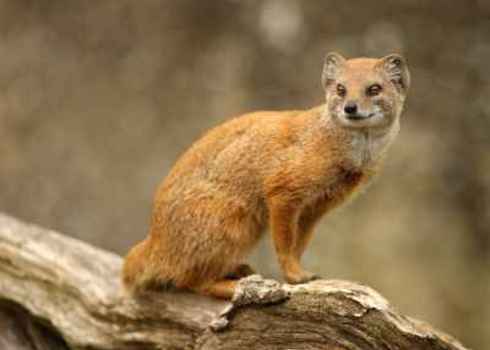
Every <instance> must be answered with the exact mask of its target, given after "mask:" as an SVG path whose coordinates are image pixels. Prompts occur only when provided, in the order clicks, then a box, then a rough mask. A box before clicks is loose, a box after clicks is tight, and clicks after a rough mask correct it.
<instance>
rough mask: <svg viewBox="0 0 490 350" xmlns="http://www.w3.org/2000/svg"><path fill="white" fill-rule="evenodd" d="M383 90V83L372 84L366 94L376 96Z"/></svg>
mask: <svg viewBox="0 0 490 350" xmlns="http://www.w3.org/2000/svg"><path fill="white" fill-rule="evenodd" d="M381 90H383V88H382V87H381V85H379V84H373V85H371V86H370V87H368V88H367V90H366V94H367V95H368V96H376V95H379V93H380V92H381Z"/></svg>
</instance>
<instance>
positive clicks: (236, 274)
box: [226, 264, 256, 279]
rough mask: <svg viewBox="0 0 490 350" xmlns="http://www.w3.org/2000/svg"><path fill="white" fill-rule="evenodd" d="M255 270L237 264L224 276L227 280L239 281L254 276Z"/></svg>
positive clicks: (246, 265)
mask: <svg viewBox="0 0 490 350" xmlns="http://www.w3.org/2000/svg"><path fill="white" fill-rule="evenodd" d="M255 273H256V272H255V270H254V269H253V268H252V267H250V265H248V264H239V265H237V267H236V268H235V269H234V270H233V271H231V272H230V273H228V274H227V275H226V278H229V279H240V278H243V277H247V276H250V275H253V274H255Z"/></svg>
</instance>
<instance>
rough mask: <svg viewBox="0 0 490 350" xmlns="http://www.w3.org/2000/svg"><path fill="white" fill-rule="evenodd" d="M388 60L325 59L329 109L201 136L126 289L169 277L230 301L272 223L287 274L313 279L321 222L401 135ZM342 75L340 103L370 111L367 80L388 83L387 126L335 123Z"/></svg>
mask: <svg viewBox="0 0 490 350" xmlns="http://www.w3.org/2000/svg"><path fill="white" fill-rule="evenodd" d="M390 57H391V56H390ZM329 59H330V60H332V59H334V61H335V60H336V61H335V62H333V61H329ZM391 59H392V58H391ZM388 63H389V62H388V61H387V58H384V59H380V60H375V59H356V60H348V61H347V60H345V61H344V60H343V58H342V57H341V56H339V55H336V56H334V57H333V58H332V57H329V56H327V62H326V63H325V71H324V79H323V80H324V87H325V90H326V98H327V103H326V104H325V105H322V106H319V107H315V108H312V109H310V110H306V111H285V112H270V111H268V112H255V113H251V114H247V115H244V116H241V117H238V118H235V119H232V120H230V121H228V122H226V123H224V124H222V125H220V126H218V127H216V128H214V129H212V130H211V131H209V132H208V133H207V134H206V135H204V137H202V138H201V139H199V140H198V141H197V142H195V143H194V144H193V145H192V146H191V147H190V149H189V150H188V151H187V152H186V153H185V154H184V155H183V156H182V157H181V158H180V159H179V160H178V162H177V163H176V164H175V166H174V167H173V169H172V170H171V172H170V174H169V175H168V176H167V178H166V179H165V180H164V181H163V183H162V184H161V186H160V187H159V189H158V191H157V193H156V196H155V203H154V209H153V216H152V222H151V228H150V232H149V235H148V237H147V239H146V240H144V241H143V242H141V243H139V244H138V245H136V246H135V247H134V248H133V249H131V251H130V252H129V254H128V256H127V258H126V261H125V265H124V270H123V282H124V284H125V286H126V287H127V288H129V289H130V290H133V291H137V290H141V289H145V288H149V287H150V286H152V285H159V284H168V283H171V284H172V285H174V286H176V287H178V288H188V289H191V290H194V291H196V292H198V293H203V294H209V295H213V296H216V297H220V298H231V296H232V295H233V291H234V288H235V285H236V281H234V280H232V279H231V277H229V276H231V275H234V274H235V275H236V276H238V277H240V276H243V275H246V274H247V273H251V270H250V268H248V267H246V268H244V266H243V265H242V262H243V260H244V259H245V257H246V256H247V254H248V253H249V252H250V251H251V250H252V248H253V247H254V246H255V245H256V243H257V242H258V240H259V239H260V237H261V235H262V233H263V232H264V230H265V229H266V228H267V226H268V224H269V225H270V228H271V232H272V237H273V241H274V245H275V249H276V252H277V256H278V259H279V262H280V266H281V268H282V270H283V273H284V276H285V278H286V280H287V281H288V282H290V283H301V282H306V281H308V280H310V279H312V278H314V275H313V274H312V273H310V272H307V271H305V270H303V269H302V267H301V265H300V258H301V256H302V254H303V252H304V250H305V249H306V246H307V244H308V242H309V240H310V238H311V235H312V232H313V230H314V226H315V224H316V223H317V222H318V220H319V219H320V218H321V217H322V216H323V215H324V214H325V213H326V212H327V211H328V210H330V209H331V208H334V207H336V206H337V205H339V204H340V203H342V202H344V201H345V200H346V199H347V198H349V197H350V195H351V194H352V193H354V192H355V191H356V190H357V189H358V188H359V187H360V186H361V185H363V184H365V183H367V182H368V180H369V179H370V178H371V177H372V175H373V174H374V173H375V172H376V171H377V168H378V165H379V164H380V161H381V158H382V155H383V154H384V152H385V149H386V148H387V147H388V146H389V144H390V143H391V142H392V140H393V138H394V136H395V135H396V132H397V131H398V118H399V115H400V113H401V108H402V105H403V101H404V96H405V93H406V91H405V90H403V89H401V88H400V86H401V85H400V86H397V84H395V83H396V81H394V80H393V79H392V75H390V74H388V73H392V71H391V70H388V69H390V68H393V67H388V66H387V64H388ZM395 63H400V62H398V61H397V62H395ZM402 63H403V64H404V62H402ZM332 64H333V66H332ZM403 68H406V67H403ZM407 74H408V71H407ZM407 80H408V79H407V78H406V79H405V83H406V84H407V85H408V81H407ZM337 81H342V83H343V84H345V85H346V86H347V90H348V91H350V94H347V95H346V96H345V97H344V98H343V100H347V99H348V98H354V99H356V101H358V103H359V105H362V104H363V106H364V107H366V106H367V107H366V108H369V106H370V101H369V99H368V98H367V97H366V96H364V95H363V91H364V89H365V84H366V83H367V82H368V83H369V82H370V81H376V82H379V83H380V84H383V89H384V90H383V98H385V100H386V101H385V100H383V101H381V100H380V99H379V98H378V100H376V101H377V102H374V100H373V102H372V104H373V105H374V104H378V107H376V108H378V109H376V110H379V109H380V108H384V109H383V113H384V114H383V116H384V117H383V123H380V124H376V125H374V124H373V125H374V126H373V125H371V124H370V125H368V126H367V127H357V126H356V125H355V123H352V126H349V125H346V124H345V122H344V124H342V123H341V122H340V121H339V120H337V119H338V118H340V117H339V116H341V115H342V114H341V112H339V110H340V109H339V108H341V107H338V106H343V105H342V103H343V102H342V101H340V102H339V96H336V95H335V94H336V93H335V86H334V85H335V84H333V83H334V82H337ZM403 88H405V87H403ZM336 106H337V107H336ZM379 106H380V107H379ZM364 107H363V108H364ZM335 108H337V109H335ZM373 108H374V107H373ZM338 113H340V114H338ZM337 114H338V115H337ZM385 119H386V120H385ZM388 119H389V120H388ZM244 271H246V273H243V272H244Z"/></svg>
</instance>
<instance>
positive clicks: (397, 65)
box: [380, 54, 410, 94]
mask: <svg viewBox="0 0 490 350" xmlns="http://www.w3.org/2000/svg"><path fill="white" fill-rule="evenodd" d="M380 65H381V68H382V69H383V70H384V72H385V73H386V75H387V76H388V78H389V79H390V80H391V81H392V82H393V84H395V86H396V88H397V89H398V91H400V92H401V93H403V94H406V93H407V91H408V88H409V87H410V72H409V71H408V66H407V61H406V60H405V58H403V56H401V55H397V54H391V55H388V56H385V57H383V58H382V59H381V60H380Z"/></svg>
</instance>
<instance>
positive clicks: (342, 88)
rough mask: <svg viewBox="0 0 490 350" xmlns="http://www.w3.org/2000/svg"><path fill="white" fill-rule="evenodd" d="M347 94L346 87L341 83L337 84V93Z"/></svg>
mask: <svg viewBox="0 0 490 350" xmlns="http://www.w3.org/2000/svg"><path fill="white" fill-rule="evenodd" d="M346 94H347V89H346V88H345V86H344V85H342V84H337V95H339V96H340V97H344V96H345V95H346Z"/></svg>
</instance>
